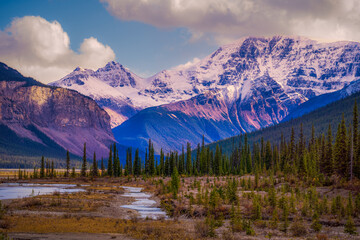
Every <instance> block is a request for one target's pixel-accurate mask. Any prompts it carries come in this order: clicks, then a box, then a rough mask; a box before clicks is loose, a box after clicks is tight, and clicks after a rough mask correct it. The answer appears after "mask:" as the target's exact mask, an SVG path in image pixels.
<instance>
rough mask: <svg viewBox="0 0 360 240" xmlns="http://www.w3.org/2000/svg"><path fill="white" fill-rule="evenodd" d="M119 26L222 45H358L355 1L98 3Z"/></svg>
mask: <svg viewBox="0 0 360 240" xmlns="http://www.w3.org/2000/svg"><path fill="white" fill-rule="evenodd" d="M101 1H102V2H104V3H105V5H106V8H107V9H108V11H109V12H110V13H111V14H112V15H114V16H116V17H117V18H119V19H121V20H127V21H138V22H143V23H146V24H150V25H153V26H156V27H161V28H172V27H183V28H187V29H188V30H189V31H190V32H191V33H192V34H193V37H194V38H199V37H202V36H206V35H211V36H212V37H213V38H214V39H215V40H216V41H217V43H220V44H224V43H228V42H230V41H233V40H234V39H237V38H240V37H244V36H249V35H250V36H270V35H274V34H285V35H301V36H307V37H311V38H316V39H324V40H356V41H359V40H360V31H359V26H360V25H359V24H360V1H359V0H315V1H314V0H291V1H289V0H196V1H194V0H151V1H149V0H137V1H134V0H101Z"/></svg>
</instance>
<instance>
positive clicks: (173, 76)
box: [51, 36, 360, 131]
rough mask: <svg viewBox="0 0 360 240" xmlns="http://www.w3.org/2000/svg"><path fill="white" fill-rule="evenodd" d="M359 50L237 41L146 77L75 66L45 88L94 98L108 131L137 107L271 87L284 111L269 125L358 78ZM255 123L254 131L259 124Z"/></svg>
mask: <svg viewBox="0 0 360 240" xmlns="http://www.w3.org/2000/svg"><path fill="white" fill-rule="evenodd" d="M359 49H360V47H359V43H356V42H335V43H318V42H316V41H314V40H310V39H307V38H302V37H281V36H275V37H271V38H243V39H240V40H239V41H237V42H234V43H232V44H229V45H225V46H222V47H220V48H219V49H218V50H217V51H215V52H214V53H213V54H211V55H209V56H208V57H206V58H204V59H203V60H201V61H199V62H198V63H196V64H194V65H193V66H190V67H187V68H182V69H171V70H165V71H162V72H160V73H158V74H156V75H154V76H152V77H150V78H147V79H143V78H140V77H138V76H136V75H135V74H134V73H131V72H130V71H129V70H128V69H126V68H124V67H123V66H122V65H120V64H118V63H115V62H110V63H108V64H107V65H106V66H105V67H104V68H100V69H98V70H97V71H92V70H88V69H86V70H84V69H81V68H77V69H75V70H74V72H72V73H70V74H69V75H67V76H66V77H64V78H62V79H60V80H59V81H56V82H54V83H52V84H51V85H54V86H61V87H66V88H71V89H74V90H77V91H79V92H80V93H82V94H84V95H87V96H90V97H91V98H93V99H95V100H96V101H97V102H98V103H99V105H100V106H102V107H103V108H104V109H105V110H106V111H107V112H108V113H109V115H110V116H111V118H112V127H115V126H117V125H119V124H120V123H122V122H123V121H124V120H126V119H128V118H129V117H131V116H133V115H134V114H135V113H136V112H138V111H139V110H141V109H144V108H147V107H150V106H157V105H161V104H167V103H172V102H176V101H180V100H186V99H189V98H191V97H194V96H196V95H198V94H200V93H204V92H206V91H208V90H221V91H223V95H224V97H225V98H226V102H227V104H228V105H231V104H233V103H234V101H236V100H238V99H239V98H240V99H241V101H244V100H246V99H251V98H254V97H255V96H256V95H258V94H259V92H260V93H264V91H267V90H269V89H273V88H277V89H278V92H277V93H276V96H273V97H274V98H275V99H278V100H279V102H281V104H282V105H284V108H283V109H282V111H280V112H279V113H275V115H274V116H273V118H274V119H268V120H266V119H264V120H265V122H266V123H267V124H269V123H277V122H279V121H280V120H281V119H282V118H284V117H285V116H286V115H287V114H288V112H289V110H291V108H292V107H294V106H296V105H298V104H300V103H303V102H305V101H307V100H308V99H310V98H312V97H314V96H318V95H321V94H324V93H329V92H333V91H336V90H339V89H341V88H343V87H344V86H345V85H346V84H347V83H350V82H352V81H353V80H355V79H356V78H357V77H359V76H360V67H359V59H360V50H359ZM255 98H256V97H255ZM249 121H250V120H249ZM250 124H251V125H253V123H250ZM267 124H266V125H267ZM255 125H256V126H255V128H256V129H257V128H259V127H263V126H265V125H263V124H255ZM240 129H241V130H244V131H246V130H248V129H246V127H241V126H240Z"/></svg>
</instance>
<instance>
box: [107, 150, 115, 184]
mask: <svg viewBox="0 0 360 240" xmlns="http://www.w3.org/2000/svg"><path fill="white" fill-rule="evenodd" d="M113 173H114V172H113V162H112V144H111V145H110V151H109V160H108V168H107V175H109V176H110V177H112V176H113Z"/></svg>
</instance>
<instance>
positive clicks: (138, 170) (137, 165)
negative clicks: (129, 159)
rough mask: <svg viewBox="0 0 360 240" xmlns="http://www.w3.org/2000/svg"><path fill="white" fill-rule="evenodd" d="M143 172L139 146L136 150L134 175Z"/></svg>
mask: <svg viewBox="0 0 360 240" xmlns="http://www.w3.org/2000/svg"><path fill="white" fill-rule="evenodd" d="M140 174H141V162H140V158H139V149H138V148H137V149H136V151H135V159H134V175H135V176H139V175H140Z"/></svg>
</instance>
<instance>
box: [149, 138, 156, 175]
mask: <svg viewBox="0 0 360 240" xmlns="http://www.w3.org/2000/svg"><path fill="white" fill-rule="evenodd" d="M154 155H155V154H154V145H153V144H152V142H151V139H149V171H148V172H149V174H150V175H154V174H155V156H154Z"/></svg>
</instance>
